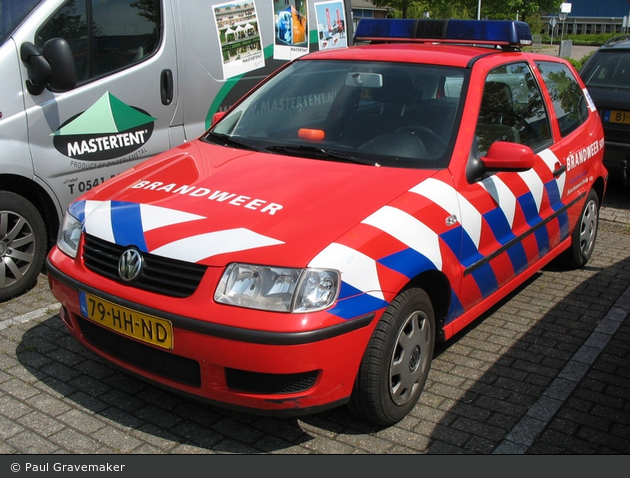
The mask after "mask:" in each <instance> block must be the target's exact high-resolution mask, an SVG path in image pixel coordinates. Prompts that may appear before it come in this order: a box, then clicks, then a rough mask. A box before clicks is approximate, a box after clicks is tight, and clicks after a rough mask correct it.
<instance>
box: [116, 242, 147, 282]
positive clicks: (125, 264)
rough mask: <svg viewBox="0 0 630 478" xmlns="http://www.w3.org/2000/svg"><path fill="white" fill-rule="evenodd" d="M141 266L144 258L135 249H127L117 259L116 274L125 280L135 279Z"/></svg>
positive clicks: (140, 270)
mask: <svg viewBox="0 0 630 478" xmlns="http://www.w3.org/2000/svg"><path fill="white" fill-rule="evenodd" d="M143 267H144V259H143V258H142V256H141V255H140V253H139V252H138V251H137V250H136V249H127V250H126V251H125V252H123V253H122V255H121V256H120V259H118V275H119V276H120V278H121V279H122V280H124V281H125V282H131V281H133V280H136V279H137V278H138V276H139V275H140V273H141V272H142V268H143Z"/></svg>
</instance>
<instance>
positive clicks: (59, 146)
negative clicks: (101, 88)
mask: <svg viewBox="0 0 630 478" xmlns="http://www.w3.org/2000/svg"><path fill="white" fill-rule="evenodd" d="M156 119H157V118H154V117H152V116H150V115H149V114H147V113H146V112H145V111H142V110H141V109H139V108H134V107H132V106H129V105H127V104H125V103H123V102H122V101H120V100H119V99H118V98H116V97H115V96H114V95H112V94H111V93H109V92H107V93H105V94H104V95H103V96H101V97H100V98H99V99H98V101H97V102H96V103H94V104H93V105H92V106H91V107H90V108H89V109H87V110H85V111H84V112H83V113H80V114H78V115H76V116H74V117H72V118H70V119H69V120H68V121H66V122H65V123H64V124H62V125H61V126H60V127H59V129H58V130H57V131H55V132H54V133H52V135H51V136H53V137H54V138H53V145H54V147H55V149H56V150H57V151H59V152H60V153H61V154H63V155H65V156H68V157H69V158H73V159H81V160H83V161H103V160H108V159H114V158H119V157H121V156H125V155H127V154H130V153H133V152H134V151H136V150H137V149H139V148H141V147H142V146H144V144H145V143H146V142H147V141H148V140H149V138H150V137H151V135H152V134H153V127H154V124H153V122H154V121H155V120H156Z"/></svg>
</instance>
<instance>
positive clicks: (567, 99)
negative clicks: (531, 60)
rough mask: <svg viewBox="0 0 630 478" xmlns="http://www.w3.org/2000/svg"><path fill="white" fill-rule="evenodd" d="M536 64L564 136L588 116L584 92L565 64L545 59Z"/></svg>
mask: <svg viewBox="0 0 630 478" xmlns="http://www.w3.org/2000/svg"><path fill="white" fill-rule="evenodd" d="M536 65H537V66H538V70H539V71H540V74H541V75H542V77H543V80H544V81H545V85H547V89H548V90H549V95H550V96H551V99H552V101H553V107H554V110H555V112H556V116H557V117H558V126H560V134H562V136H566V135H568V134H569V133H571V132H572V131H574V130H575V129H576V128H577V127H578V126H580V125H581V124H582V123H584V122H585V121H586V118H588V107H587V104H586V98H585V97H584V92H583V91H582V88H580V85H579V84H578V82H577V80H576V79H575V76H573V73H571V70H570V69H569V68H568V67H567V66H566V65H563V64H561V63H555V62H547V61H538V62H536Z"/></svg>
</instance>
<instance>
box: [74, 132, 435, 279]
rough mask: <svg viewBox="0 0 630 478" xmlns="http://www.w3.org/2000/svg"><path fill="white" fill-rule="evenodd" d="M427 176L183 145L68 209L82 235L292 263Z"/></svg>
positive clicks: (196, 256) (191, 257)
mask: <svg viewBox="0 0 630 478" xmlns="http://www.w3.org/2000/svg"><path fill="white" fill-rule="evenodd" d="M433 174H435V171H434V170H410V169H403V168H384V167H375V166H362V165H357V164H349V163H340V162H335V161H321V160H320V161H318V160H313V159H303V158H296V157H288V156H281V155H272V154H264V153H256V152H250V151H243V150H238V149H232V148H226V147H221V146H215V145H210V144H206V143H203V142H201V141H193V142H191V143H187V144H185V145H182V146H181V147H178V148H175V149H173V150H171V151H168V152H166V153H162V154H161V155H158V156H156V157H155V158H153V159H151V160H149V161H146V162H144V163H142V164H141V165H140V166H138V167H135V168H133V169H130V170H129V171H127V172H125V173H124V174H122V175H120V176H118V177H116V178H114V179H111V180H109V181H107V182H106V183H105V184H103V185H102V186H100V187H98V188H95V189H93V190H92V191H90V192H89V193H87V194H85V195H84V196H82V197H81V198H80V199H79V200H78V201H77V202H75V203H74V204H73V205H72V206H71V209H72V212H73V214H74V215H76V216H77V217H79V218H80V219H82V220H84V221H85V224H84V228H85V230H86V232H87V233H89V234H93V235H95V236H98V237H100V238H102V239H105V240H109V241H112V242H116V243H117V244H119V245H122V246H128V245H134V246H136V247H138V248H139V249H141V250H144V251H146V252H149V253H154V254H158V255H162V256H165V257H171V258H173V259H180V260H187V261H190V262H198V263H202V264H206V265H216V266H223V265H225V264H226V263H229V262H232V261H236V260H238V261H241V262H253V263H265V264H273V265H287V266H295V267H301V266H305V265H306V264H308V262H309V261H310V260H311V259H312V258H313V257H314V256H315V255H316V254H317V253H318V252H320V251H321V250H322V249H323V248H324V247H326V246H327V245H328V244H330V243H331V242H333V241H335V239H337V238H338V237H339V236H340V235H341V234H343V233H344V232H346V231H348V230H349V229H350V228H352V227H353V226H354V225H355V224H357V223H359V222H361V221H362V220H363V219H365V218H366V217H367V216H369V215H370V214H372V213H373V212H374V211H376V210H378V209H379V208H381V207H382V206H384V205H386V204H387V203H389V202H390V201H391V200H393V199H394V198H396V197H398V196H399V195H400V194H402V193H403V192H405V191H407V190H408V189H410V188H411V187H412V186H414V185H416V184H418V183H420V182H421V181H423V180H424V179H426V178H428V177H429V176H432V175H433Z"/></svg>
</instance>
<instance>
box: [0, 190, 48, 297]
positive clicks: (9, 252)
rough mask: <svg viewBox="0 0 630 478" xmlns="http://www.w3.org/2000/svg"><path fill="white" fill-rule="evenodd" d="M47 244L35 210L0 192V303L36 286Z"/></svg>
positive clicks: (16, 198)
mask: <svg viewBox="0 0 630 478" xmlns="http://www.w3.org/2000/svg"><path fill="white" fill-rule="evenodd" d="M47 242H48V241H47V237H46V226H45V225H44V221H43V219H42V216H41V215H40V214H39V212H38V211H37V209H35V206H33V205H32V204H31V203H30V202H29V201H27V200H26V199H25V198H23V197H22V196H20V195H18V194H15V193H11V192H7V191H0V302H1V301H5V300H8V299H10V298H12V297H15V296H18V295H20V294H23V293H24V292H26V291H27V290H29V289H30V288H31V287H32V286H33V285H34V284H35V283H36V282H37V276H38V275H39V273H40V272H41V271H42V268H43V266H44V259H45V257H46V251H47Z"/></svg>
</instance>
